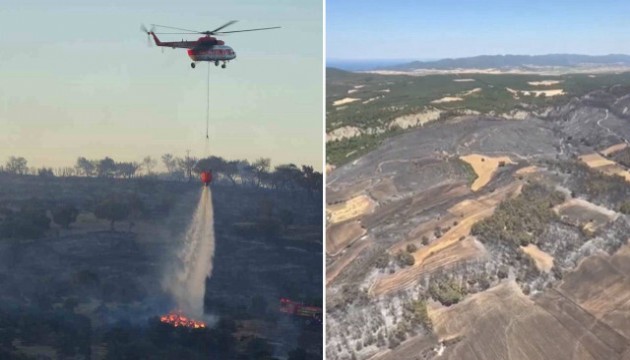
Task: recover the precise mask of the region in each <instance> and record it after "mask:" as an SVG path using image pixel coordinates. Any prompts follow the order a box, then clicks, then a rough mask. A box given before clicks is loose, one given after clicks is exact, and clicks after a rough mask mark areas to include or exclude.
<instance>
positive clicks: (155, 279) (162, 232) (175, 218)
mask: <svg viewBox="0 0 630 360" xmlns="http://www.w3.org/2000/svg"><path fill="white" fill-rule="evenodd" d="M0 189H2V191H1V192H0V204H2V206H1V207H2V208H3V209H9V210H11V211H13V212H15V211H18V210H17V209H20V208H21V207H23V206H24V204H34V203H36V204H39V205H38V206H42V207H43V208H44V209H50V208H52V207H54V206H55V205H56V204H61V203H63V204H72V205H73V206H75V207H76V208H77V209H78V210H79V216H78V217H77V221H76V222H74V223H72V224H70V228H69V229H64V228H61V227H60V226H58V225H56V224H55V223H52V224H51V228H50V229H49V230H46V231H45V233H44V235H43V236H41V237H37V238H32V239H27V238H0V299H1V300H2V301H1V303H2V304H1V305H0V339H1V341H0V358H2V357H3V356H10V357H15V358H24V359H31V358H50V359H57V358H68V357H71V356H74V358H76V359H83V358H92V359H114V358H138V357H137V356H140V354H144V355H146V354H153V357H152V358H175V357H185V358H191V359H193V358H207V357H208V356H220V357H225V358H236V357H237V356H249V355H248V354H250V355H251V354H254V353H256V354H260V356H267V357H266V358H272V356H286V354H287V353H289V352H290V351H292V350H295V349H297V348H301V349H305V350H306V351H307V353H308V354H309V355H308V356H314V357H315V358H317V357H318V356H319V355H318V354H321V351H322V350H321V339H322V328H321V326H319V325H317V324H309V325H307V324H306V323H305V322H304V321H298V320H297V319H294V318H291V317H286V316H285V315H284V314H281V313H280V312H278V306H279V298H281V297H286V298H291V299H293V300H295V301H302V302H304V303H307V304H312V305H319V306H321V302H322V299H321V286H322V279H321V271H322V269H321V256H322V244H321V239H322V234H321V205H320V204H319V203H318V200H317V195H316V196H315V197H314V198H313V197H311V196H310V195H309V194H307V193H306V192H302V191H297V192H295V193H286V192H283V191H273V190H269V189H261V188H254V187H243V186H232V185H227V184H224V185H222V184H216V185H215V186H214V187H213V193H214V198H213V200H214V209H215V211H214V213H215V233H216V235H215V238H216V249H215V257H214V267H213V274H212V277H211V278H209V279H208V281H207V286H206V296H205V301H204V303H205V312H206V314H208V319H205V320H208V321H209V323H210V324H211V325H212V326H211V327H210V328H209V329H202V330H194V331H191V330H187V329H174V328H172V327H170V325H166V326H165V324H162V323H160V322H159V319H158V318H157V317H158V316H160V315H163V314H165V313H166V312H168V311H171V310H173V309H172V307H173V302H172V300H171V299H170V298H169V296H168V294H167V293H166V292H165V291H164V290H163V289H162V285H161V283H162V279H163V277H164V273H165V272H167V271H169V268H170V266H172V265H173V264H174V263H175V262H176V260H175V259H176V248H177V245H178V242H179V240H178V239H180V238H181V237H182V236H183V234H184V232H185V230H186V227H187V226H188V223H189V222H190V219H191V216H192V212H193V210H194V206H195V204H196V202H197V199H198V196H199V185H197V184H189V183H184V182H167V181H158V180H151V179H130V180H119V179H98V178H48V179H41V178H38V177H36V176H2V177H0ZM8 189H10V191H9V190H8ZM114 194H115V195H116V196H121V197H123V198H125V197H126V198H130V197H131V196H134V197H137V198H139V199H141V202H142V204H143V211H142V212H141V213H138V214H134V215H133V216H131V217H130V218H128V219H126V220H122V221H118V222H116V224H115V226H116V228H115V231H112V230H110V224H109V221H107V220H103V219H98V218H96V217H95V216H94V215H93V211H94V206H96V204H98V202H99V201H101V199H103V198H107V197H110V196H112V195H114ZM29 206H30V205H29ZM3 214H4V213H3ZM48 216H51V215H50V212H48ZM2 219H4V218H2ZM282 219H284V220H282ZM204 344H205V345H204ZM20 356H21V357H20ZM38 356H39V357H38ZM42 356H43V357H42Z"/></svg>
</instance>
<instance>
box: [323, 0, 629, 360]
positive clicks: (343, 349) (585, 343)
mask: <svg viewBox="0 0 630 360" xmlns="http://www.w3.org/2000/svg"><path fill="white" fill-rule="evenodd" d="M394 3H396V2H394ZM447 3H449V4H450V3H451V2H447ZM493 3H494V5H495V6H496V8H497V9H495V10H488V11H491V12H492V14H493V15H497V13H501V11H503V10H505V9H502V5H500V4H498V2H493ZM515 3H518V5H515V7H517V8H518V7H519V6H520V7H521V8H523V9H529V10H528V11H531V10H532V9H530V8H536V9H537V10H540V9H538V8H545V10H550V11H551V10H553V11H555V13H554V12H553V11H552V12H551V13H549V14H546V15H545V16H543V15H540V16H538V17H536V18H535V20H533V21H536V22H537V23H539V24H540V23H543V24H545V21H551V20H550V19H551V18H553V19H554V22H555V21H556V19H561V20H559V21H560V22H561V23H562V24H561V25H564V26H567V27H568V28H567V30H566V32H565V33H561V34H559V35H557V36H558V37H562V36H566V38H567V39H569V40H568V42H570V41H573V40H572V39H573V33H572V31H571V25H567V24H569V23H572V22H574V19H573V18H571V16H574V17H576V19H577V18H578V17H579V18H580V19H583V18H582V17H581V16H584V14H577V10H576V11H575V12H571V14H566V13H565V12H564V10H559V9H558V6H554V4H553V2H552V4H549V3H545V4H543V5H541V4H540V3H536V4H534V5H531V4H529V5H527V4H525V3H524V2H515ZM579 3H581V2H579ZM390 5H391V6H390V8H388V10H387V11H385V13H383V11H382V8H379V10H381V12H379V13H378V17H379V19H385V18H387V16H394V15H397V16H398V17H396V19H397V22H396V26H397V27H401V28H404V29H405V30H406V31H410V30H409V29H412V28H413V26H414V25H409V24H407V23H406V21H413V23H414V24H418V23H422V21H421V20H422V19H424V20H426V21H427V22H429V23H430V24H427V25H426V26H430V25H435V24H434V23H435V22H437V20H432V19H430V18H431V16H437V17H438V18H440V19H442V20H444V19H443V18H442V17H440V16H441V14H442V13H441V12H439V11H440V10H442V11H444V9H442V8H441V7H448V5H435V4H434V5H433V6H432V7H431V8H430V9H425V8H422V9H420V8H418V9H416V10H418V12H416V13H414V12H413V11H411V10H410V9H408V8H407V7H401V8H400V9H398V10H392V8H394V7H395V6H396V4H390ZM397 5H398V6H400V5H401V4H397ZM451 5H452V4H451ZM556 5H557V4H556ZM582 5H584V4H582ZM345 6H350V5H347V4H346V5H345ZM452 6H454V5H452ZM611 7H613V8H614V6H611ZM377 8H378V7H376V6H372V7H368V8H367V9H366V8H364V9H361V10H360V11H359V13H358V14H354V13H353V14H352V16H351V15H350V14H348V13H343V12H342V10H347V9H344V8H343V6H341V5H340V6H335V7H329V8H328V9H327V14H328V15H327V19H329V24H331V25H329V26H328V32H327V36H328V45H327V46H328V50H327V51H328V54H329V56H335V58H337V59H342V58H344V51H346V53H345V54H347V55H346V56H345V58H347V59H351V58H352V57H351V54H357V53H359V52H358V49H357V48H359V47H360V46H361V42H358V43H359V44H358V45H355V46H356V47H357V48H352V49H347V48H348V47H350V46H348V45H347V44H348V43H346V46H345V47H344V46H341V45H340V44H341V43H340V42H339V43H336V42H334V39H335V36H336V34H337V33H336V32H335V31H338V33H339V34H340V35H339V37H340V38H343V39H347V38H349V37H350V36H351V35H350V34H348V33H349V32H350V31H353V30H355V29H364V28H363V27H362V24H363V23H362V22H361V21H359V20H357V19H361V18H363V17H369V16H370V15H372V14H370V13H369V11H370V9H371V11H376V9H377ZM578 8H579V6H578ZM585 8H588V6H583V8H582V9H581V11H585ZM459 9H460V10H461V11H462V12H463V13H467V14H468V15H470V14H474V15H475V16H477V17H481V16H483V17H484V18H488V17H489V15H488V14H487V13H486V12H484V11H485V10H484V11H481V9H478V8H476V7H475V6H473V5H471V6H463V7H461V8H459ZM598 9H599V8H598ZM420 10H422V11H424V13H422V15H420V14H421V11H420ZM589 10H590V8H589ZM431 11H435V12H434V13H432V12H431ZM506 11H507V10H506ZM598 11H602V12H608V11H610V9H606V10H598ZM412 14H413V15H412ZM436 14H440V15H436ZM501 14H502V15H505V14H504V13H501ZM578 15H579V16H578ZM413 16H419V17H422V19H421V20H418V19H415V18H413ZM355 17H356V18H355ZM477 20H478V19H477ZM510 20H511V21H514V19H510ZM474 21H475V18H472V19H467V20H466V21H465V23H464V24H461V25H458V24H454V23H453V21H451V22H450V23H449V25H450V26H452V27H454V28H455V29H456V30H452V28H451V29H449V30H445V31H446V32H447V35H446V36H453V35H452V33H453V32H454V31H455V32H456V31H460V32H462V33H463V32H464V31H468V30H470V31H472V32H473V33H477V32H483V29H482V30H477V29H474V28H473V27H470V28H467V27H466V26H470V24H471V23H473V22H474ZM496 22H497V23H496V24H493V23H491V25H488V26H490V27H492V26H506V27H505V31H506V32H508V33H509V32H510V31H517V30H514V29H513V28H510V27H509V26H507V25H505V24H504V22H505V20H504V21H499V20H497V21H496ZM575 22H576V23H577V21H575ZM552 23H553V22H552ZM351 25H352V26H354V27H351ZM370 25H371V27H373V28H378V29H379V30H378V31H379V32H385V35H383V36H387V38H388V39H389V42H390V43H392V42H393V39H394V37H393V35H392V34H396V35H399V36H402V35H400V34H399V33H397V32H396V30H393V29H392V28H390V26H391V24H390V23H387V22H385V21H384V20H383V21H382V22H379V23H376V24H374V23H372V24H370ZM417 26H420V25H417ZM510 26H512V24H510ZM513 26H514V27H515V28H518V30H522V29H523V28H525V27H526V25H524V24H522V23H518V21H516V23H515V24H514V25H513ZM519 26H522V27H523V28H520V27H519ZM550 26H551V25H550ZM480 27H481V28H483V26H481V25H480ZM449 31H450V32H449ZM414 34H415V35H416V36H417V42H405V43H403V44H401V45H399V47H397V48H396V47H394V46H393V45H392V46H388V49H389V50H390V51H391V52H392V53H393V52H394V50H392V49H402V50H400V54H395V55H397V57H398V58H410V57H411V54H409V52H408V51H409V49H408V48H409V47H418V48H422V47H423V46H425V47H427V46H426V45H422V44H423V43H428V44H432V45H433V44H434V42H432V40H434V39H433V38H432V36H434V37H435V36H438V35H430V34H427V33H420V32H418V33H414ZM519 35H523V34H522V33H519ZM355 36H358V35H356V34H355ZM362 36H364V35H363V34H362ZM375 36H380V35H375ZM473 36H474V35H471V36H470V37H469V38H472V37H473ZM532 36H534V35H532ZM538 38H539V41H540V42H541V43H544V42H545V40H544V39H543V37H542V36H538ZM331 39H333V41H331ZM475 39H476V38H475ZM493 40H494V41H495V42H496V41H497V39H496V38H493V37H490V38H489V39H488V38H487V36H485V37H480V38H479V39H478V40H476V41H477V42H478V43H480V44H483V43H485V42H487V43H492V41H493ZM557 40H558V39H551V40H548V41H547V42H546V46H547V48H549V49H551V50H552V51H548V52H544V53H542V55H518V54H523V53H525V54H527V53H530V54H536V53H539V54H541V52H540V51H533V50H532V51H528V49H524V47H521V49H520V50H519V46H517V45H511V47H510V52H509V53H507V54H506V53H505V52H499V51H497V52H492V51H491V50H492V46H488V47H489V48H490V49H486V50H484V53H485V51H488V52H487V53H486V54H489V55H475V56H457V54H455V55H452V56H445V57H444V58H443V60H431V61H413V62H401V63H399V64H397V65H392V64H387V65H380V66H377V67H374V68H370V69H361V70H355V69H356V67H355V68H353V67H347V68H345V69H342V68H334V67H328V68H327V71H326V172H327V177H326V202H327V204H326V218H327V225H326V278H325V280H324V281H325V283H326V287H327V292H326V305H327V308H326V312H327V314H326V319H327V320H326V321H327V322H326V325H327V331H326V355H327V358H328V359H379V360H380V359H434V358H435V359H509V360H514V359H541V360H542V359H567V360H568V359H602V360H604V359H630V326H629V324H630V321H629V320H630V268H629V267H628V264H630V262H629V261H630V244H629V243H628V241H629V240H630V57H629V56H627V55H597V54H594V55H577V54H576V53H575V52H568V51H567V52H555V51H553V50H554V49H556V48H557V46H555V45H554V43H553V42H554V41H557ZM620 43H621V40H619V41H618V42H616V43H615V44H617V45H618V47H616V48H611V49H610V50H609V51H607V52H600V53H603V54H622V53H624V52H625V53H628V52H629V51H630V49H627V48H626V49H624V47H623V46H625V45H623V46H621V45H619V44H620ZM459 44H460V46H461V47H464V46H465V45H462V43H461V42H460V43H459ZM449 46H452V45H449V44H447V43H446V42H445V43H444V45H442V47H441V48H439V49H438V50H441V51H443V52H445V53H447V51H450V50H449V49H450V47H449ZM362 49H363V51H365V52H366V53H367V54H366V55H365V56H366V57H365V58H368V57H367V56H369V54H370V50H369V49H370V48H369V47H365V48H362ZM623 50H625V51H623ZM375 51H376V52H377V53H378V51H379V50H378V49H377V50H375ZM404 51H407V52H404ZM455 51H457V50H455ZM460 51H461V50H460ZM469 51H470V53H472V54H479V50H476V51H475V50H469ZM331 53H332V54H331ZM501 53H503V54H505V55H494V54H501ZM509 54H517V55H509ZM434 55H435V54H434V53H429V52H428V49H427V51H425V52H422V53H421V55H418V57H419V58H436V56H434ZM374 58H377V57H376V56H374ZM440 59H442V58H440ZM357 61H359V59H357ZM348 62H350V60H348ZM337 63H339V64H342V63H341V62H337Z"/></svg>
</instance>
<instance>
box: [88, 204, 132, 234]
mask: <svg viewBox="0 0 630 360" xmlns="http://www.w3.org/2000/svg"><path fill="white" fill-rule="evenodd" d="M130 214H131V207H130V206H129V204H128V203H127V202H124V201H120V200H117V199H106V200H103V201H101V202H100V203H99V204H98V205H97V206H96V208H95V209H94V215H95V216H96V217H97V218H99V219H105V220H109V221H110V229H111V230H112V231H115V230H116V229H115V223H116V221H121V220H125V219H127V218H128V217H129V215H130Z"/></svg>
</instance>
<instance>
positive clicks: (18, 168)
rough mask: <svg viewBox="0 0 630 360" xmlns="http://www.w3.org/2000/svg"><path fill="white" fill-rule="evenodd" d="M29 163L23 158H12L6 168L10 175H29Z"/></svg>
mask: <svg viewBox="0 0 630 360" xmlns="http://www.w3.org/2000/svg"><path fill="white" fill-rule="evenodd" d="M26 164H27V161H26V159H25V158H23V157H21V156H20V157H15V156H11V157H10V158H9V160H8V161H7V164H6V165H5V167H4V170H5V171H6V172H8V173H9V174H16V175H26V174H27V173H28V166H27V165H26Z"/></svg>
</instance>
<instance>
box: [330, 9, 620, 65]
mask: <svg viewBox="0 0 630 360" xmlns="http://www.w3.org/2000/svg"><path fill="white" fill-rule="evenodd" d="M629 14H630V1H628V0H618V1H611V0H602V1H595V0H591V1H581V0H564V1H562V0H561V1H558V0H556V1H554V0H545V1H539V0H509V1H508V0H483V1H482V0H477V1H475V0H440V1H435V0H431V1H414V0H389V1H382V0H344V1H340V0H336V1H333V0H331V1H328V2H327V5H326V22H327V32H326V37H327V39H326V41H327V50H326V51H327V53H326V57H327V58H329V59H403V58H404V59H408V58H417V59H423V58H444V57H464V56H474V55H483V54H547V53H580V54H608V53H626V54H628V53H630V20H629V19H630V18H629V16H630V15H629Z"/></svg>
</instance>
